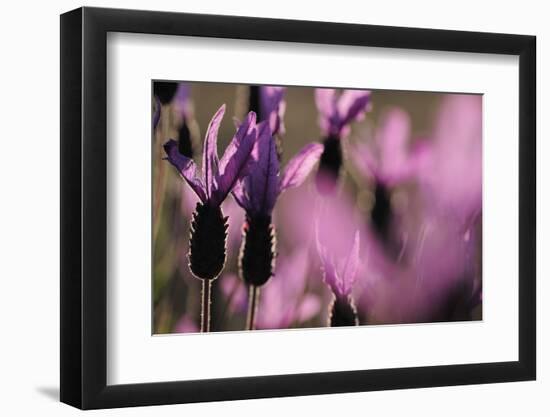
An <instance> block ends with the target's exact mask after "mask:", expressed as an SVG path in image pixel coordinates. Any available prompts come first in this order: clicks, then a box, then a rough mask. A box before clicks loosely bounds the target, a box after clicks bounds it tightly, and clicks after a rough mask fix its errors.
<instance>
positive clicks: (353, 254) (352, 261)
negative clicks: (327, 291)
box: [341, 231, 359, 294]
mask: <svg viewBox="0 0 550 417" xmlns="http://www.w3.org/2000/svg"><path fill="white" fill-rule="evenodd" d="M358 267H359V232H358V231H357V232H355V237H354V239H353V246H352V247H351V251H350V254H349V256H348V258H347V260H346V264H345V266H344V269H343V271H342V276H341V277H342V291H343V292H344V294H350V293H351V287H352V286H353V283H354V282H355V276H356V275H357V268H358Z"/></svg>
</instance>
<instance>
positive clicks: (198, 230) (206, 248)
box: [164, 105, 257, 331]
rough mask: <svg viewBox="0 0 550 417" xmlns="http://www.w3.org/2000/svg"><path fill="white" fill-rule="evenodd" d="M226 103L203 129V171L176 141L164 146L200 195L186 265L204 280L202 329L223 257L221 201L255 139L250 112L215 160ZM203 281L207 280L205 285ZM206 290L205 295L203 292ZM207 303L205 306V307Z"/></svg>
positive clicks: (224, 236) (224, 227)
mask: <svg viewBox="0 0 550 417" xmlns="http://www.w3.org/2000/svg"><path fill="white" fill-rule="evenodd" d="M224 112H225V105H223V106H222V107H220V109H219V110H218V111H217V112H216V114H215V115H214V117H213V118H212V120H211V121H210V124H209V126H208V130H207V132H206V138H205V141H204V149H203V161H202V174H199V173H198V172H197V167H196V165H195V163H194V162H193V160H192V159H190V158H188V157H186V156H184V155H182V154H181V153H179V151H178V145H177V142H176V141H174V140H169V141H168V142H167V143H166V144H165V145H164V150H165V152H166V155H167V158H166V159H167V160H168V161H169V162H170V163H171V164H172V165H173V166H174V167H175V168H176V169H177V170H178V172H179V173H180V175H181V176H182V177H183V179H184V180H185V181H186V182H187V183H188V184H189V186H190V187H191V188H192V189H193V191H194V192H195V193H196V194H197V196H198V197H199V200H200V201H199V202H198V203H197V206H196V209H195V212H194V213H193V218H192V222H191V234H190V243H189V268H190V269H191V272H192V273H193V275H194V276H195V277H197V278H199V279H202V280H203V309H204V308H205V309H206V311H204V310H203V323H202V324H203V326H201V329H203V331H208V325H209V324H208V321H205V320H207V318H206V317H204V316H205V315H207V316H209V304H210V298H209V297H210V294H209V292H210V284H211V281H212V280H214V279H216V278H217V277H218V275H219V274H220V273H221V271H222V269H223V267H224V264H225V259H226V239H227V227H228V224H227V217H224V216H223V213H222V210H221V207H220V206H221V204H222V202H223V200H224V199H225V198H226V197H227V195H228V194H229V193H230V192H231V190H232V189H233V187H234V186H235V184H236V183H237V181H238V180H239V179H240V177H241V176H242V175H244V173H245V172H246V168H247V166H248V162H249V157H250V154H251V152H252V149H253V147H254V143H255V141H256V138H257V129H256V116H255V114H254V113H249V114H248V116H247V118H246V119H245V121H244V122H243V123H242V124H241V125H240V126H239V128H238V129H237V132H236V133H235V135H234V137H233V139H232V140H231V142H230V144H229V145H228V147H227V149H226V151H225V153H224V155H223V157H222V158H221V160H218V152H217V137H218V130H219V127H220V123H221V120H222V118H223V115H224ZM206 282H208V283H207V284H206ZM205 292H206V294H205ZM205 303H206V306H205Z"/></svg>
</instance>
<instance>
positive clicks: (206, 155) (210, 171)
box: [164, 105, 257, 207]
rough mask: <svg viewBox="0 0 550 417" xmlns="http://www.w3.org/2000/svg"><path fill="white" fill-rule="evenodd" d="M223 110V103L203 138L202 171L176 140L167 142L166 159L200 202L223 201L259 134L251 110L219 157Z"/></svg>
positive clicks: (240, 172) (215, 204)
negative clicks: (219, 137)
mask: <svg viewBox="0 0 550 417" xmlns="http://www.w3.org/2000/svg"><path fill="white" fill-rule="evenodd" d="M224 112H225V105H223V106H221V107H220V109H219V110H218V111H217V112H216V114H215V115H214V117H213V118H212V120H211V122H210V124H209V126H208V130H207V132H206V138H205V140H204V149H203V159H202V175H201V174H199V173H198V172H197V167H196V165H195V162H194V161H193V160H192V159H191V158H188V157H186V156H184V155H182V154H180V153H179V151H178V145H177V142H176V141H174V140H169V141H168V142H166V144H165V145H164V150H165V152H166V155H167V158H166V159H167V160H168V161H169V162H170V163H171V164H172V165H173V166H174V167H175V168H176V169H177V170H178V172H179V173H180V175H181V176H182V177H183V179H184V180H185V181H186V182H187V183H188V184H189V186H190V187H191V188H192V189H193V191H194V192H195V193H196V194H197V196H198V197H199V199H200V200H201V202H202V203H203V204H205V205H209V206H212V207H217V206H219V205H220V204H221V203H222V201H223V200H224V199H225V197H226V196H227V194H229V192H231V190H232V189H233V187H234V186H235V184H236V183H237V181H238V180H239V179H240V177H241V176H242V175H243V174H244V173H245V169H246V167H247V165H248V161H249V157H250V154H251V152H252V149H253V147H254V143H255V141H256V135H257V129H256V123H255V122H256V116H255V114H254V113H249V114H248V116H247V118H246V119H245V121H244V122H243V123H242V124H241V125H240V126H239V128H238V130H237V132H236V133H235V136H234V137H233V139H232V140H231V142H230V144H229V145H228V146H227V148H226V150H225V153H224V155H223V157H222V158H221V160H218V151H217V139H218V130H219V127H220V123H221V120H222V118H223V114H224Z"/></svg>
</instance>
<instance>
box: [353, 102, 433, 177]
mask: <svg viewBox="0 0 550 417" xmlns="http://www.w3.org/2000/svg"><path fill="white" fill-rule="evenodd" d="M410 139H411V122H410V118H409V115H408V114H407V113H406V112H404V111H403V110H401V109H399V108H392V109H390V110H389V111H387V112H386V113H385V114H384V115H383V116H382V121H381V124H380V127H379V128H378V129H377V131H376V133H375V136H374V141H373V142H372V143H370V144H366V143H360V144H358V145H356V146H353V147H351V149H350V152H349V155H350V157H351V159H352V160H353V162H354V164H355V166H356V167H357V169H358V170H359V171H360V173H361V174H362V175H363V176H365V177H368V178H373V179H374V181H375V182H376V183H380V184H383V185H384V186H385V187H394V186H396V185H399V184H400V183H403V182H405V181H408V180H410V179H414V178H415V175H418V174H419V172H420V171H421V170H422V169H423V168H424V167H425V165H426V164H427V163H428V158H429V151H430V150H429V147H428V144H427V142H426V141H418V142H417V143H416V144H415V145H414V146H412V147H410V145H409V142H410Z"/></svg>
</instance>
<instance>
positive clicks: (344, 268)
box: [317, 232, 360, 327]
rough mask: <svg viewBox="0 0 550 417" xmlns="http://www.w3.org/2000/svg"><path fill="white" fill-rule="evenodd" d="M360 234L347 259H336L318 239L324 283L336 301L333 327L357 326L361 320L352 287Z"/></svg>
mask: <svg viewBox="0 0 550 417" xmlns="http://www.w3.org/2000/svg"><path fill="white" fill-rule="evenodd" d="M359 240H360V239H359V232H356V233H355V237H354V240H353V245H352V247H351V250H350V251H349V254H348V256H347V257H343V258H336V257H335V256H333V254H332V253H330V252H329V250H327V248H326V247H325V246H324V245H323V243H322V242H320V239H319V235H318V238H317V250H318V252H319V257H320V258H321V264H322V268H323V276H324V281H325V283H326V284H327V285H328V287H329V288H330V290H331V291H332V293H333V295H334V299H333V301H332V304H331V307H330V317H329V324H330V326H331V327H338V326H357V325H358V324H359V319H358V316H357V309H356V307H355V304H354V301H353V298H352V294H351V292H352V287H353V284H354V282H355V278H356V275H357V269H358V266H359Z"/></svg>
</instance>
